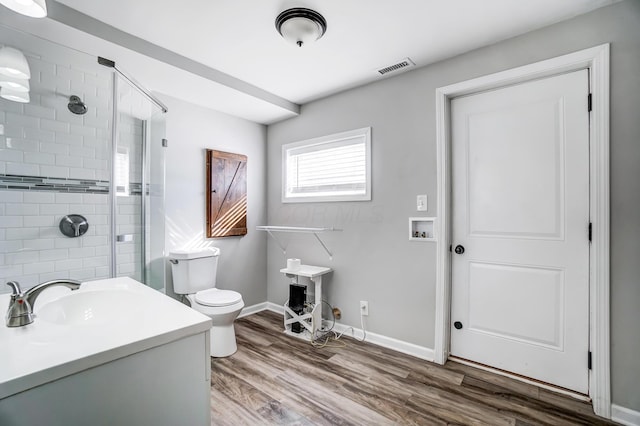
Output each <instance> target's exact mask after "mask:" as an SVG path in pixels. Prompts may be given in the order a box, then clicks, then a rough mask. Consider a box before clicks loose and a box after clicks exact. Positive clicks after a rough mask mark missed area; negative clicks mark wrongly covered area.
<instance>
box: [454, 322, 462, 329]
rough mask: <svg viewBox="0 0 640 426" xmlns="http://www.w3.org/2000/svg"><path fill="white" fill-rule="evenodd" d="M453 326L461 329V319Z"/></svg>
mask: <svg viewBox="0 0 640 426" xmlns="http://www.w3.org/2000/svg"><path fill="white" fill-rule="evenodd" d="M453 326H454V327H455V328H456V330H460V329H461V328H462V323H461V322H460V321H456V322H454V323H453Z"/></svg>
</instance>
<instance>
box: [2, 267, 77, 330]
mask: <svg viewBox="0 0 640 426" xmlns="http://www.w3.org/2000/svg"><path fill="white" fill-rule="evenodd" d="M81 284H82V283H81V282H80V281H76V280H67V279H65V280H53V281H47V282H44V283H41V284H38V285H36V286H34V287H32V288H30V289H29V290H27V291H24V292H23V291H22V289H20V284H18V283H17V282H16V281H9V282H8V283H7V285H8V286H9V287H11V289H12V290H13V293H12V294H11V300H10V301H9V309H8V310H7V316H6V320H7V327H22V326H23V325H27V324H31V323H32V322H33V319H34V317H35V315H34V314H33V305H34V304H35V303H36V299H37V298H38V296H39V295H40V293H42V291H43V290H44V289H47V288H49V287H53V286H58V285H61V286H65V287H68V288H70V289H71V290H77V289H79V288H80V285H81Z"/></svg>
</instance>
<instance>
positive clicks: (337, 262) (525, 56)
mask: <svg viewBox="0 0 640 426" xmlns="http://www.w3.org/2000/svg"><path fill="white" fill-rule="evenodd" d="M607 42H609V43H611V47H612V49H611V202H612V204H611V206H612V207H611V232H612V234H611V243H612V247H611V297H612V301H611V312H612V318H611V320H612V323H611V332H612V361H611V366H612V383H613V389H612V391H613V402H614V403H615V404H618V405H621V406H624V407H627V408H631V409H634V410H640V385H639V383H640V356H638V354H639V353H640V327H639V326H638V325H639V324H640V309H638V305H639V303H640V278H639V277H640V262H638V253H640V225H638V220H637V218H638V210H639V209H640V199H639V194H640V167H638V164H640V144H639V143H638V138H639V136H640V120H638V117H639V112H638V111H640V2H638V1H635V0H634V1H625V2H622V3H618V4H616V5H613V6H609V7H606V8H603V9H599V10H596V11H594V12H592V13H589V14H586V15H583V16H579V17H577V18H574V19H572V20H569V21H566V22H562V23H559V24H556V25H552V26H550V27H547V28H544V29H542V30H539V31H535V32H532V33H528V34H525V35H523V36H520V37H516V38H513V39H510V40H506V41H503V42H501V43H498V44H495V45H493V46H489V47H487V48H483V49H479V50H476V51H473V52H469V53H466V54H463V55H460V56H458V57H455V58H452V59H449V60H446V61H443V62H440V63H437V64H434V65H431V66H428V67H425V68H421V69H418V70H415V71H412V72H410V73H406V74H403V75H400V76H397V77H395V78H391V79H387V80H383V81H380V82H377V83H374V84H370V85H367V86H364V87H360V88H357V89H353V90H350V91H347V92H343V93H340V94H337V95H334V96H331V97H328V98H325V99H322V100H319V101H316V102H313V103H310V104H307V105H305V106H304V107H303V108H302V113H301V115H300V116H299V117H296V118H292V119H289V120H287V121H284V122H281V123H278V124H275V125H271V126H269V128H268V141H269V144H268V154H267V155H268V166H269V170H268V196H267V199H268V200H269V201H268V211H267V215H268V219H269V224H271V225H300V226H320V225H322V226H335V227H338V228H343V229H344V231H343V232H341V233H333V234H331V235H329V236H328V238H327V240H328V241H329V244H330V246H331V247H332V248H333V250H334V251H335V255H334V258H333V260H330V259H328V257H327V256H326V255H325V254H324V253H323V251H322V249H321V248H320V246H318V245H317V244H316V243H315V242H314V241H313V240H312V237H311V236H306V235H295V236H293V235H292V236H290V237H289V238H288V242H289V245H288V252H287V254H286V255H284V254H283V253H282V252H281V251H280V250H279V248H278V247H277V246H276V245H275V244H273V242H271V241H270V242H269V243H268V244H269V245H268V247H269V250H268V283H269V284H268V285H269V293H268V296H269V301H271V302H275V303H283V302H284V301H285V299H286V298H287V293H286V292H287V285H286V280H285V279H284V278H283V277H282V276H281V274H279V272H278V270H279V269H280V268H281V267H283V265H284V264H285V262H286V260H285V259H286V258H287V257H300V258H301V259H302V260H303V263H307V264H317V265H325V266H331V267H333V268H335V272H334V273H333V276H332V277H331V278H330V279H329V280H327V281H328V282H327V284H328V285H327V286H326V289H327V290H326V293H325V298H326V299H328V301H329V303H331V304H332V305H336V306H339V307H340V308H341V309H342V311H343V314H344V316H343V322H344V323H346V324H349V325H354V326H358V327H359V326H360V321H359V312H358V301H359V300H368V301H369V303H370V316H369V317H368V318H367V324H366V325H367V329H368V330H370V331H372V332H374V333H379V334H383V335H386V336H389V337H393V338H397V339H400V340H404V341H407V342H411V343H415V344H417V345H421V346H425V347H428V348H433V345H434V325H435V324H434V322H435V318H434V300H433V299H434V294H435V293H434V291H435V272H434V269H435V262H436V252H435V246H434V245H433V244H430V243H425V242H409V241H408V236H407V228H408V224H407V221H408V217H410V216H419V215H425V216H432V215H434V214H435V207H436V206H435V201H436V200H435V195H436V161H435V154H436V141H435V96H434V93H435V92H434V91H435V89H436V88H438V87H441V86H445V85H448V84H452V83H456V82H459V81H462V80H467V79H470V78H474V77H478V76H482V75H486V74H489V73H494V72H497V71H501V70H505V69H509V68H513V67H516V66H520V65H525V64H529V63H532V62H536V61H539V60H543V59H548V58H551V57H555V56H559V55H563V54H566V53H570V52H573V51H576V50H580V49H584V48H588V47H592V46H596V45H599V44H602V43H607ZM365 126H372V128H373V132H372V146H373V200H372V201H371V202H359V203H317V204H282V203H281V202H280V182H281V177H280V170H281V146H282V144H285V143H289V142H294V141H298V140H302V139H307V138H311V137H317V136H322V135H327V134H331V133H335V132H339V131H344V130H349V129H355V128H359V127H365ZM418 194H428V196H429V210H428V212H426V214H422V213H421V214H418V213H417V212H416V211H415V203H416V200H415V196H416V195H418Z"/></svg>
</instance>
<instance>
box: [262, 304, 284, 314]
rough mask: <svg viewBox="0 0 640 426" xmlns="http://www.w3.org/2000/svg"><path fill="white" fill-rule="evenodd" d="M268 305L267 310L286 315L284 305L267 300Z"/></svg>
mask: <svg viewBox="0 0 640 426" xmlns="http://www.w3.org/2000/svg"><path fill="white" fill-rule="evenodd" d="M266 304H267V306H266V308H265V309H266V310H267V311H271V312H275V313H276V314H280V315H284V307H283V306H282V305H278V304H277V303H273V302H266Z"/></svg>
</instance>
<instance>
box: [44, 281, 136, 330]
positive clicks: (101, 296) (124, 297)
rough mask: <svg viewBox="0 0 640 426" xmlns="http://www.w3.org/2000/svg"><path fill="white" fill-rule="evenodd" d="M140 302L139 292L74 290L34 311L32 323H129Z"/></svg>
mask: <svg viewBox="0 0 640 426" xmlns="http://www.w3.org/2000/svg"><path fill="white" fill-rule="evenodd" d="M45 291H46V290H45ZM141 302H142V301H141V297H140V295H139V294H138V293H134V292H132V291H127V290H119V289H113V290H94V291H78V290H76V291H73V292H71V293H69V294H67V295H65V296H63V297H60V298H59V299H56V300H53V301H51V302H48V303H46V304H44V305H43V306H41V307H40V308H39V309H36V319H35V320H36V321H48V322H51V323H54V324H60V325H105V324H117V323H123V322H130V321H132V320H134V319H135V318H136V315H140V310H141V306H143V304H142V303H141Z"/></svg>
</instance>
